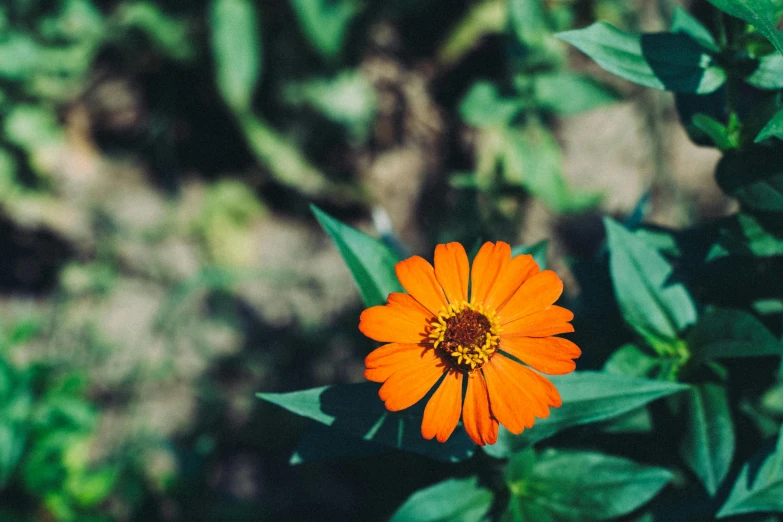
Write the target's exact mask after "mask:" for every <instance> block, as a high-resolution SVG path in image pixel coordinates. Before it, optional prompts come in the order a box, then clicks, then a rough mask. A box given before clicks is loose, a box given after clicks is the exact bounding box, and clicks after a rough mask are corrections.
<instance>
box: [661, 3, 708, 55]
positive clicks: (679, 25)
mask: <svg viewBox="0 0 783 522" xmlns="http://www.w3.org/2000/svg"><path fill="white" fill-rule="evenodd" d="M671 31H672V32H673V33H684V34H687V35H688V36H690V37H691V38H693V39H694V40H696V41H697V42H699V43H700V44H701V45H702V46H704V48H705V49H709V50H710V51H713V52H719V51H720V47H718V44H717V42H716V41H715V38H714V37H713V36H712V33H710V31H709V30H708V29H707V28H706V27H704V25H702V23H701V22H699V21H698V20H697V19H696V18H694V17H693V15H691V14H690V13H689V12H688V11H686V10H685V9H683V8H682V7H681V6H679V5H678V6H676V7H675V8H674V16H672V27H671Z"/></svg>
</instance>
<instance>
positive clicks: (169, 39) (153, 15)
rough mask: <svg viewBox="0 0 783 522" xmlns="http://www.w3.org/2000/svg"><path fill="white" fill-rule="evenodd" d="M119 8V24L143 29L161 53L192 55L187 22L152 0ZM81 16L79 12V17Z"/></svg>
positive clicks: (182, 57)
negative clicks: (173, 16)
mask: <svg viewBox="0 0 783 522" xmlns="http://www.w3.org/2000/svg"><path fill="white" fill-rule="evenodd" d="M118 11H119V12H118V13H117V16H118V18H119V23H120V24H122V25H124V26H129V27H134V28H136V29H139V30H140V31H143V32H144V33H145V34H146V35H147V36H148V37H149V39H150V41H151V42H152V43H153V44H154V45H155V47H157V49H158V50H159V51H160V52H162V53H164V54H166V55H167V56H170V57H171V58H173V59H175V60H188V59H190V58H193V57H194V56H195V49H194V45H193V42H192V40H191V38H190V28H189V26H188V23H187V22H185V21H183V20H179V19H176V18H172V17H170V16H168V15H167V14H166V13H165V12H163V11H162V10H161V9H160V7H158V6H157V5H155V4H154V3H152V2H128V3H125V4H122V6H121V8H120V9H119V10H118ZM99 14H100V12H97V13H95V15H99ZM83 17H84V15H83V14H81V15H80V16H79V19H83ZM223 23H226V22H223ZM213 29H214V28H213ZM240 30H241V27H240Z"/></svg>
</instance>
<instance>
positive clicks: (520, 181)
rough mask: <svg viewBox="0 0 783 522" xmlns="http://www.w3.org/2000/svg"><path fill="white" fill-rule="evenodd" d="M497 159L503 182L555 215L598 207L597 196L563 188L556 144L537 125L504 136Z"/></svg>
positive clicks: (543, 129) (558, 151)
mask: <svg viewBox="0 0 783 522" xmlns="http://www.w3.org/2000/svg"><path fill="white" fill-rule="evenodd" d="M503 139H504V145H503V151H502V153H501V154H502V155H501V161H502V165H503V173H504V178H505V180H506V181H507V182H508V183H510V184H513V185H518V186H522V187H524V188H525V190H527V191H529V192H530V194H531V195H532V196H533V197H535V198H537V199H540V200H541V202H543V203H544V204H545V205H546V206H548V207H549V208H551V209H552V210H553V211H555V212H557V213H568V212H581V211H584V210H586V209H588V208H590V207H593V206H595V205H597V204H598V202H599V201H600V200H601V197H602V196H601V194H597V193H595V192H578V191H575V190H572V189H570V188H569V187H568V185H567V184H566V180H565V178H564V177H563V173H562V154H561V151H560V147H559V145H558V144H557V140H556V139H555V138H554V136H552V134H551V132H550V131H549V130H548V129H546V128H545V127H543V126H541V125H535V124H529V125H526V126H525V128H524V129H522V130H521V131H517V130H513V129H509V130H508V131H507V132H505V134H504V136H503Z"/></svg>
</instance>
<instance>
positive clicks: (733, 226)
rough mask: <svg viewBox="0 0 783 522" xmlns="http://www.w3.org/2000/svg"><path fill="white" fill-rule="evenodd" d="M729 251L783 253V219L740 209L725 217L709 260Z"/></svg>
mask: <svg viewBox="0 0 783 522" xmlns="http://www.w3.org/2000/svg"><path fill="white" fill-rule="evenodd" d="M729 254H734V255H739V256H758V257H768V256H780V255H783V220H781V219H766V220H765V221H764V222H762V221H761V220H760V219H757V218H756V217H755V216H753V215H752V214H746V213H738V214H736V215H734V216H731V217H729V218H726V219H725V220H723V221H722V223H721V226H720V228H719V232H718V238H717V241H716V242H715V244H714V245H712V247H711V248H710V251H709V252H708V253H707V258H706V260H707V261H713V260H715V259H718V258H720V257H724V256H727V255H729Z"/></svg>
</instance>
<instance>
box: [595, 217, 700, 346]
mask: <svg viewBox="0 0 783 522" xmlns="http://www.w3.org/2000/svg"><path fill="white" fill-rule="evenodd" d="M604 223H605V225H606V232H607V236H608V237H607V241H608V245H609V268H610V271H611V275H612V282H613V284H614V291H615V295H616V296H617V301H618V303H619V305H620V310H621V312H622V313H623V317H625V320H626V321H627V322H628V324H630V325H631V326H632V327H633V328H634V329H635V330H636V331H637V332H639V334H640V335H641V336H642V337H644V338H645V339H646V340H647V341H648V342H649V343H650V344H651V345H652V347H653V348H655V349H656V351H659V353H661V352H665V351H666V347H667V346H671V345H672V344H673V343H675V342H676V340H677V339H678V337H679V333H680V332H681V331H682V330H683V329H684V328H685V327H686V326H688V325H690V324H693V323H694V322H696V307H695V306H694V304H693V300H692V299H691V296H690V294H689V293H688V291H687V290H686V289H685V287H684V286H683V285H682V284H681V283H678V282H676V281H672V280H671V277H672V267H671V265H670V264H669V263H668V262H667V261H666V259H664V258H663V256H661V254H659V253H658V251H657V250H656V249H655V248H653V247H652V246H651V245H650V244H648V243H647V242H646V241H645V240H644V239H643V238H642V237H639V236H637V235H635V234H633V233H631V232H629V231H628V230H626V229H625V228H624V227H623V226H621V225H619V224H618V223H616V222H615V221H613V220H611V219H609V218H605V219H604Z"/></svg>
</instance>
